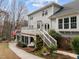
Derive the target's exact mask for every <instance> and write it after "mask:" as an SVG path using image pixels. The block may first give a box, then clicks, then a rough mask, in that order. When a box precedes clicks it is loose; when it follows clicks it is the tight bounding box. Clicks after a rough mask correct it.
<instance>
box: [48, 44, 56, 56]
mask: <svg viewBox="0 0 79 59" xmlns="http://www.w3.org/2000/svg"><path fill="white" fill-rule="evenodd" d="M49 49H50V54H51V56H52V57H54V56H55V55H56V51H57V46H56V45H53V44H52V45H51V46H50V47H49Z"/></svg>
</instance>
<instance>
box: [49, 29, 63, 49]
mask: <svg viewBox="0 0 79 59" xmlns="http://www.w3.org/2000/svg"><path fill="white" fill-rule="evenodd" d="M48 33H49V35H51V36H52V37H53V38H55V39H56V40H57V44H58V48H60V44H61V39H62V36H61V35H60V34H58V33H57V32H56V31H54V30H49V31H48Z"/></svg>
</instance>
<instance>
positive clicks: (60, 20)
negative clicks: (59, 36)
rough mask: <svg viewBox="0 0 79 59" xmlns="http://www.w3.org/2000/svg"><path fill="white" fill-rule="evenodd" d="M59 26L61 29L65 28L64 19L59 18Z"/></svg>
mask: <svg viewBox="0 0 79 59" xmlns="http://www.w3.org/2000/svg"><path fill="white" fill-rule="evenodd" d="M58 27H59V29H62V28H63V19H59V20H58Z"/></svg>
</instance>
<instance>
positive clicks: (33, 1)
mask: <svg viewBox="0 0 79 59" xmlns="http://www.w3.org/2000/svg"><path fill="white" fill-rule="evenodd" d="M11 1H14V0H5V2H4V4H3V5H4V7H3V5H2V8H3V9H4V8H5V7H6V5H8V6H7V7H6V8H5V9H7V8H9V5H10V3H11ZM16 1H17V2H20V4H22V3H23V4H25V6H26V7H27V9H28V11H29V12H32V11H34V10H36V9H39V8H40V7H42V6H45V5H46V4H48V3H50V2H53V1H55V2H57V3H58V4H60V5H63V4H66V3H69V2H71V1H73V0H16Z"/></svg>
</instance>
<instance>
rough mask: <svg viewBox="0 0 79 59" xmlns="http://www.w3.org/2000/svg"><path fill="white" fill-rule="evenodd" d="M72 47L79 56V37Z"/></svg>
mask: <svg viewBox="0 0 79 59" xmlns="http://www.w3.org/2000/svg"><path fill="white" fill-rule="evenodd" d="M71 47H72V49H73V50H74V52H75V53H76V54H79V37H74V38H73V39H72V42H71Z"/></svg>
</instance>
